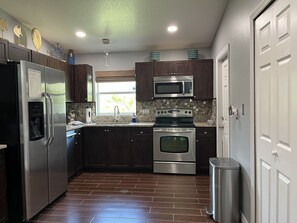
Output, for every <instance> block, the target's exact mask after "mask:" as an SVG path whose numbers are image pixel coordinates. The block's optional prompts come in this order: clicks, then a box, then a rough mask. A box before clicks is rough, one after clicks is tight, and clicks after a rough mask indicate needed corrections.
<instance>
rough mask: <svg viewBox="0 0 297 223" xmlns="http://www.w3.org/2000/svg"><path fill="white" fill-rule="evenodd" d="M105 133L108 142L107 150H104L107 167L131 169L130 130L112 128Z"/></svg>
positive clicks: (127, 128)
mask: <svg viewBox="0 0 297 223" xmlns="http://www.w3.org/2000/svg"><path fill="white" fill-rule="evenodd" d="M107 132H108V141H109V146H108V150H106V155H107V160H108V164H107V165H108V167H111V168H127V167H131V150H130V140H131V139H130V137H131V135H130V128H129V127H112V128H107ZM105 140H106V139H105Z"/></svg>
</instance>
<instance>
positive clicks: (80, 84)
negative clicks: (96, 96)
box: [73, 64, 93, 102]
mask: <svg viewBox="0 0 297 223" xmlns="http://www.w3.org/2000/svg"><path fill="white" fill-rule="evenodd" d="M73 81H74V82H73V83H74V99H75V102H91V101H93V68H92V67H91V66H90V65H87V64H80V65H74V70H73Z"/></svg>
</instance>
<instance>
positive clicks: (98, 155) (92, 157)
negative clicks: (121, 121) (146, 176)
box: [83, 127, 153, 169]
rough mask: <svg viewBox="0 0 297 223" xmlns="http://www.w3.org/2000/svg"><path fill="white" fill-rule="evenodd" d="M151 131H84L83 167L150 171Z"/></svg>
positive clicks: (104, 129)
mask: <svg viewBox="0 0 297 223" xmlns="http://www.w3.org/2000/svg"><path fill="white" fill-rule="evenodd" d="M152 146H153V138H152V128H151V127H147V128H135V127H133V128H130V127H87V128H84V139H83V150H84V167H85V168H87V169H88V168H109V169H131V168H142V169H143V168H149V169H152V162H153V154H152V151H153V148H152Z"/></svg>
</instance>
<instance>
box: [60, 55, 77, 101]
mask: <svg viewBox="0 0 297 223" xmlns="http://www.w3.org/2000/svg"><path fill="white" fill-rule="evenodd" d="M61 62H62V63H61V69H62V70H63V71H64V73H65V93H66V102H73V101H74V86H73V65H71V64H68V63H66V62H63V61H61Z"/></svg>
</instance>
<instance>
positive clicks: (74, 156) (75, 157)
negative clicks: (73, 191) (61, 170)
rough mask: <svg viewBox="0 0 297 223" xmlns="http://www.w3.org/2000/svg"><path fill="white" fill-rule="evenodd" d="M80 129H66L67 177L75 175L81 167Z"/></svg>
mask: <svg viewBox="0 0 297 223" xmlns="http://www.w3.org/2000/svg"><path fill="white" fill-rule="evenodd" d="M81 132H82V130H81V129H76V130H71V131H67V134H66V135H67V170H68V178H71V177H72V176H74V175H76V174H77V173H78V172H79V171H81V169H82V167H83V148H82V136H81Z"/></svg>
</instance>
